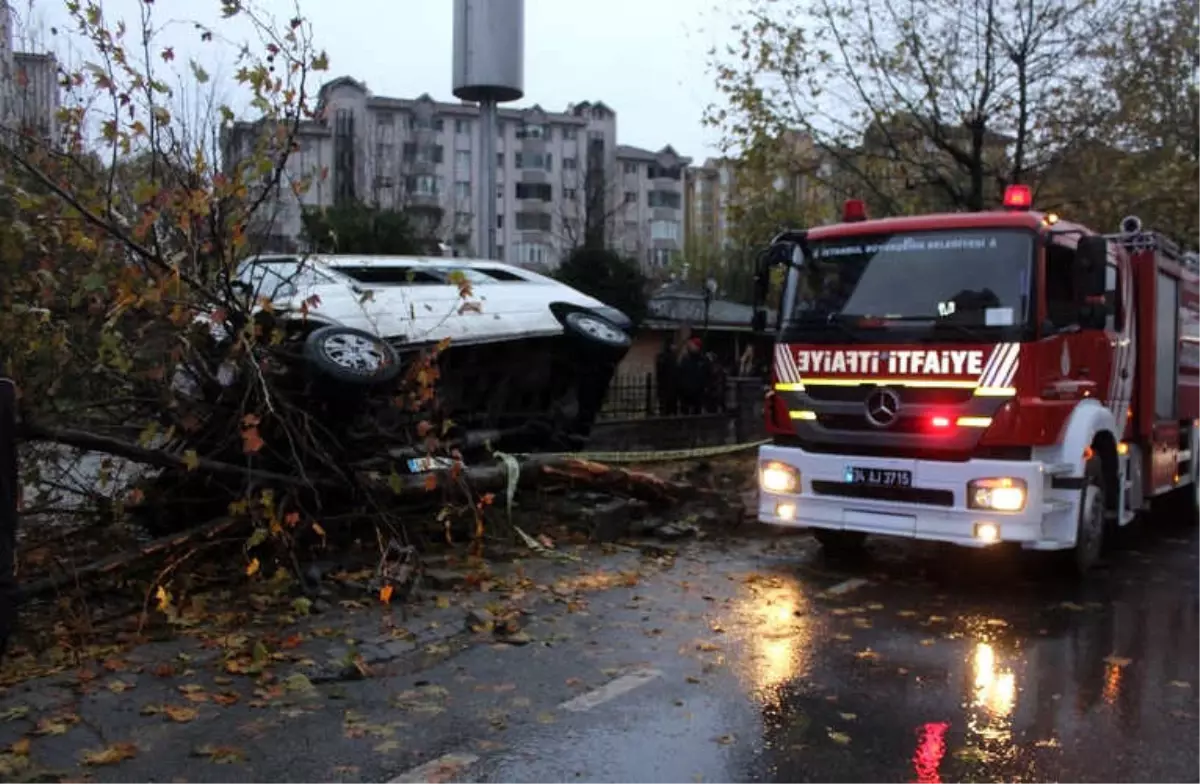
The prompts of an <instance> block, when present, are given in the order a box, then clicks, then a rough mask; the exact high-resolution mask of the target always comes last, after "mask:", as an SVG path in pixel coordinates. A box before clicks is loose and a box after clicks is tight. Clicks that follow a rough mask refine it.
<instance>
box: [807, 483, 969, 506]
mask: <svg viewBox="0 0 1200 784" xmlns="http://www.w3.org/2000/svg"><path fill="white" fill-rule="evenodd" d="M812 486H813V492H814V493H816V494H817V495H836V496H841V497H842V498H862V499H869V500H872V501H894V502H896V503H901V504H926V505H928V506H954V493H952V492H951V491H949V490H931V489H929V488H925V487H870V486H865V485H853V484H850V483H848V482H830V481H827V480H824V479H814V480H813V483H812Z"/></svg>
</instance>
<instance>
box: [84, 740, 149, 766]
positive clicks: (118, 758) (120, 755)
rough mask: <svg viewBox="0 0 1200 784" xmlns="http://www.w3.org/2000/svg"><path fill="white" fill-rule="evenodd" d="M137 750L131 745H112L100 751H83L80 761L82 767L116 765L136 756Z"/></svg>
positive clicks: (126, 743)
mask: <svg viewBox="0 0 1200 784" xmlns="http://www.w3.org/2000/svg"><path fill="white" fill-rule="evenodd" d="M137 752H138V748H137V746H135V745H134V744H132V743H128V742H125V743H114V744H112V745H111V746H106V747H104V748H102V749H96V750H94V751H85V752H84V753H83V757H82V761H83V764H84V765H92V766H98V765H116V764H118V763H120V762H124V761H125V760H127V759H133V758H134V757H136V756H137Z"/></svg>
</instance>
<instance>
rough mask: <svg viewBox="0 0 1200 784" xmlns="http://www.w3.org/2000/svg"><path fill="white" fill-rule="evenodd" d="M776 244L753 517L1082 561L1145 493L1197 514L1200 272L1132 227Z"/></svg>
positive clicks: (879, 226) (889, 226) (902, 225)
mask: <svg viewBox="0 0 1200 784" xmlns="http://www.w3.org/2000/svg"><path fill="white" fill-rule="evenodd" d="M1031 201H1032V200H1031V193H1030V190H1029V188H1028V187H1027V186H1012V187H1010V188H1009V189H1008V191H1007V192H1006V193H1005V199H1004V209H1000V210H996V211H990V212H981V213H961V214H935V215H919V216H911V217H896V218H885V219H879V220H870V219H868V218H867V216H866V214H865V209H864V208H863V205H862V202H858V201H854V200H852V201H849V202H847V203H846V207H845V212H844V216H843V221H842V222H841V223H837V224H833V225H828V226H821V227H817V228H813V229H809V230H797V231H786V232H783V233H781V234H780V235H779V236H777V237H776V238H775V239H774V241H773V242H772V244H771V246H770V248H769V249H768V250H767V251H766V252H765V253H764V254H763V256H762V257H761V258H760V261H759V266H758V270H757V283H758V286H757V290H758V303H756V304H757V309H756V313H755V325H754V326H755V327H756V329H759V330H764V329H766V328H767V325H766V314H765V310H763V307H762V306H763V305H764V304H765V301H766V293H767V290H768V281H769V278H770V275H771V273H772V270H773V269H775V268H783V269H784V270H786V276H785V277H784V284H783V287H782V294H781V297H780V302H779V309H778V318H777V321H776V323H775V324H774V325H773V329H774V331H775V333H776V343H775V355H774V363H773V372H772V379H771V382H772V384H771V389H770V391H769V392H768V398H767V405H766V419H767V428H768V431H769V433H770V435H771V439H772V441H771V444H770V445H767V446H763V447H761V449H760V451H759V466H758V474H759V489H760V493H759V508H758V517H759V519H760V521H762V522H764V523H769V524H774V525H784V526H798V527H810V528H812V529H813V532H814V534H815V535H816V537H817V538H818V539H819V540H820V542H821V543H822V545H823V546H824V547H826V548H827V549H836V550H845V549H847V548H851V549H852V548H857V547H859V546H861V544H862V542H863V540H864V538H865V537H866V536H867V535H871V534H882V535H889V536H900V537H909V538H915V539H924V540H934V541H942V542H949V543H953V544H958V545H964V546H968V547H983V546H990V545H994V544H997V543H1001V542H1012V543H1018V544H1019V545H1020V546H1021V547H1024V548H1027V549H1034V550H1062V551H1067V552H1069V553H1070V554H1071V556H1073V557H1071V558H1070V559H1069V560H1070V562H1071V564H1072V566H1073V568H1074V569H1075V570H1076V571H1077V572H1079V573H1084V572H1086V571H1087V570H1088V569H1089V568H1090V567H1091V566H1093V565H1094V564H1095V563H1096V561H1097V560H1098V558H1099V556H1100V553H1101V550H1102V548H1103V546H1104V543H1105V540H1106V539H1107V538H1109V537H1111V535H1112V534H1113V533H1114V532H1115V531H1116V529H1117V528H1119V527H1120V526H1125V525H1128V524H1129V523H1131V522H1132V521H1133V520H1134V519H1135V518H1136V517H1137V516H1138V515H1139V513H1141V512H1142V511H1143V510H1146V509H1148V508H1149V504H1150V502H1151V501H1154V500H1158V499H1163V498H1166V497H1170V498H1171V499H1172V500H1176V501H1183V502H1184V503H1183V504H1181V505H1180V506H1179V507H1178V509H1179V511H1178V512H1177V513H1179V514H1190V515H1192V516H1193V517H1195V516H1196V514H1197V512H1196V501H1197V491H1198V490H1200V479H1198V477H1197V455H1198V454H1200V443H1198V442H1197V436H1198V433H1200V425H1198V422H1197V418H1198V417H1200V400H1198V394H1200V333H1198V315H1200V303H1198V285H1197V281H1198V276H1197V263H1196V257H1195V255H1194V254H1187V255H1185V254H1182V253H1181V252H1180V251H1179V249H1178V248H1177V247H1176V246H1175V245H1174V244H1173V243H1171V242H1170V241H1168V240H1167V239H1166V238H1164V237H1162V236H1161V235H1159V234H1156V233H1155V232H1152V231H1146V230H1144V229H1143V227H1142V226H1141V223H1140V221H1138V220H1137V219H1136V218H1132V217H1131V218H1127V219H1126V220H1125V221H1123V222H1122V224H1123V225H1122V227H1121V229H1122V230H1121V232H1119V233H1117V234H1113V235H1109V236H1102V235H1099V234H1097V233H1095V232H1093V231H1092V230H1090V229H1088V228H1087V227H1084V226H1081V225H1078V224H1074V223H1071V222H1069V221H1066V220H1060V219H1059V217H1058V216H1056V215H1054V214H1051V213H1041V212H1036V211H1034V210H1032V209H1031Z"/></svg>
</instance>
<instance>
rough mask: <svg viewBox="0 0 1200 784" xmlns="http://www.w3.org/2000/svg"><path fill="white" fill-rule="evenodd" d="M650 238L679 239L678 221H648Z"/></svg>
mask: <svg viewBox="0 0 1200 784" xmlns="http://www.w3.org/2000/svg"><path fill="white" fill-rule="evenodd" d="M650 239H652V240H674V241H675V242H678V241H679V221H666V220H656V221H650Z"/></svg>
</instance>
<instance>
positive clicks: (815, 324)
mask: <svg viewBox="0 0 1200 784" xmlns="http://www.w3.org/2000/svg"><path fill="white" fill-rule="evenodd" d="M787 326H788V327H790V328H792V329H815V330H820V329H823V328H826V327H833V328H834V329H835V330H837V331H838V332H840V333H841V334H843V335H845V336H846V337H847V338H849V339H850V342H852V343H861V342H862V337H861V336H859V334H858V333H857V332H855V331H854V330H852V329H851V328H850V327H848V326H847V325H846V323H845V321H844V320H843V318H842V317H841V315H840V314H837V313H830V314H829V315H827V316H803V317H801V318H798V319H791V320H790V321H788V324H787Z"/></svg>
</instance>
